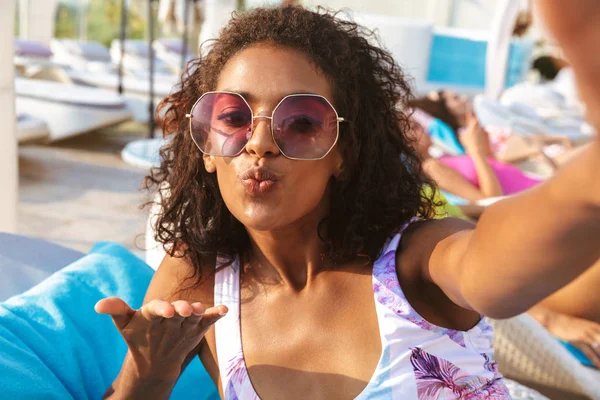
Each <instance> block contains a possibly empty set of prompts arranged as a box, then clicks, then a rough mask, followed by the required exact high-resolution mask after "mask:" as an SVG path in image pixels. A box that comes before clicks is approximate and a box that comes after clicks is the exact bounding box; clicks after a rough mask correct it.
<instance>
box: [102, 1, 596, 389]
mask: <svg viewBox="0 0 600 400" xmlns="http://www.w3.org/2000/svg"><path fill="white" fill-rule="evenodd" d="M543 4H544V6H545V8H546V11H547V13H548V14H549V18H548V20H549V22H550V23H551V26H553V27H555V32H556V33H557V36H558V37H559V38H560V39H561V40H562V41H563V43H564V45H565V47H567V46H568V47H569V49H570V50H572V51H571V56H572V59H573V65H574V66H575V67H576V70H577V71H578V73H579V74H580V75H581V82H582V83H583V84H590V87H594V88H598V87H600V85H599V84H598V78H597V74H596V71H597V68H595V67H597V66H598V63H600V57H599V56H598V55H597V52H595V51H593V50H594V49H595V48H596V43H595V42H594V41H593V40H590V41H591V43H590V42H587V45H586V46H581V45H580V43H586V40H588V35H589V37H593V38H594V39H595V38H596V37H597V34H598V32H597V30H598V29H599V28H597V27H598V26H600V25H599V24H597V21H596V19H597V18H596V17H595V18H596V19H594V18H591V17H592V16H595V15H598V13H597V12H596V11H598V10H599V8H600V4H597V3H596V1H595V0H588V1H586V0H581V1H578V2H577V3H573V4H568V5H567V6H565V5H564V4H563V3H562V2H544V3H543ZM586 8H587V9H586ZM577 12H581V13H583V15H586V16H589V18H588V19H582V20H581V21H578V23H577V26H578V27H588V28H587V29H577V30H575V29H573V30H572V31H570V30H569V28H570V27H569V26H568V24H567V22H566V21H570V20H571V19H569V15H568V14H575V13H577ZM555 16H560V18H557V19H555V18H554V17H555ZM563 16H565V18H564V20H563V19H562V17H563ZM570 32H577V33H578V34H577V35H575V34H571V33H570ZM573 43H575V47H572V44H573ZM196 64H197V65H195V68H193V72H191V73H190V74H188V75H186V76H185V77H184V79H183V81H182V85H181V87H180V89H179V91H178V92H176V93H174V94H173V95H171V96H170V97H169V98H168V99H167V104H168V105H169V110H168V111H167V114H166V117H165V118H166V120H165V124H164V127H165V131H166V134H168V135H172V136H173V140H172V141H171V142H170V144H169V148H168V149H167V151H166V152H165V153H164V161H163V164H162V166H161V167H160V169H159V170H158V171H156V172H155V173H154V174H153V175H152V177H151V178H150V179H151V181H152V182H153V183H155V184H156V185H158V186H159V187H160V188H165V187H168V190H169V192H170V193H169V194H168V195H166V193H165V195H164V196H163V198H162V208H163V212H162V215H161V216H160V218H159V220H158V222H157V238H158V239H159V240H160V241H162V242H163V243H164V244H165V246H166V248H167V249H169V252H170V255H169V256H167V257H166V258H165V260H164V262H163V263H162V265H161V266H160V267H159V269H158V271H157V273H156V275H155V277H154V278H153V280H152V283H151V285H150V287H149V289H148V292H147V295H146V302H145V304H144V305H143V306H142V307H141V308H140V309H139V310H133V309H131V308H130V307H129V306H128V305H127V304H125V303H124V302H123V301H121V300H120V299H117V298H108V299H104V300H102V301H100V302H99V303H98V304H97V306H96V310H97V311H98V312H99V313H103V314H109V315H111V316H112V318H113V320H114V322H115V325H116V327H117V328H118V329H119V331H120V332H121V334H122V335H123V337H124V339H125V341H126V342H127V344H128V347H129V352H128V354H127V356H126V358H125V360H124V362H123V367H122V370H121V372H120V374H119V376H118V377H117V378H116V380H115V382H114V383H113V385H112V386H111V388H110V389H109V390H108V392H107V397H114V398H128V399H132V398H149V397H151V398H168V396H169V393H170V392H171V390H172V388H173V386H174V385H175V383H176V381H177V378H178V377H179V375H180V374H181V371H182V370H183V369H184V368H185V366H186V365H187V363H188V362H189V360H191V359H192V358H194V357H197V356H199V357H200V358H201V360H202V363H203V364H204V366H205V367H206V369H207V370H208V372H209V374H210V375H211V376H212V378H213V379H214V381H215V383H216V384H217V386H218V388H219V391H220V393H221V396H222V397H223V398H225V399H236V398H240V399H257V398H263V399H282V398H284V399H297V398H298V399H307V398H309V399H350V398H359V399H366V398H369V399H376V398H379V399H390V398H401V399H430V398H482V399H483V398H485V399H490V398H491V399H494V398H496V399H498V398H506V397H507V396H508V393H507V390H506V387H505V385H504V384H503V381H502V377H501V375H500V374H499V373H498V370H497V366H496V363H495V362H494V361H492V355H493V354H492V353H493V350H492V347H491V344H492V338H493V333H492V330H491V328H490V326H489V325H488V324H487V323H486V321H485V320H484V319H482V318H481V316H482V315H490V316H492V317H496V318H502V317H510V316H513V315H516V314H519V313H521V312H523V311H525V310H527V309H529V308H530V307H531V306H532V305H534V304H536V303H537V302H539V301H540V300H541V299H543V298H544V297H546V296H548V295H549V294H551V293H552V292H554V291H556V290H557V289H559V288H560V287H562V286H564V285H566V284H567V283H568V282H570V281H571V280H573V279H575V278H576V277H577V276H578V275H580V274H581V273H583V272H584V271H585V270H586V269H587V268H588V267H589V266H590V265H591V264H592V263H593V262H594V261H595V260H596V259H598V257H599V256H600V249H599V247H598V245H597V244H598V242H597V237H598V235H599V234H600V223H599V222H600V180H598V179H596V176H595V174H596V173H597V171H598V170H599V169H600V159H599V157H598V155H599V154H600V145H599V144H597V143H596V144H595V145H594V146H593V147H590V149H589V150H588V151H587V152H585V153H584V154H582V155H581V157H579V158H578V159H577V160H575V161H574V162H573V163H571V165H570V166H569V167H566V168H564V169H563V170H562V171H561V173H560V174H559V175H558V176H557V177H556V178H555V179H553V180H550V181H548V182H546V183H544V184H542V185H539V186H538V187H536V188H535V189H533V190H530V191H528V192H526V193H525V194H523V195H520V196H517V197H515V198H511V199H509V200H506V201H503V202H500V203H498V204H495V205H493V206H491V207H489V209H488V210H487V211H486V212H485V214H484V216H483V217H482V219H481V220H480V222H479V224H478V225H477V228H476V229H474V228H473V226H472V225H471V224H470V223H468V222H465V221H462V220H458V219H443V220H433V219H430V217H431V216H432V208H433V204H432V202H431V201H430V200H429V199H427V198H425V197H423V196H422V195H421V193H422V185H423V184H424V181H423V178H421V176H422V174H421V168H420V163H419V161H418V157H417V155H416V153H415V152H414V150H413V149H412V148H411V147H410V146H409V141H408V139H407V138H406V136H405V133H406V132H407V130H408V125H409V123H408V120H401V121H399V120H398V118H403V117H399V116H398V114H397V113H396V112H395V107H396V105H397V104H398V103H400V104H406V100H407V99H408V96H409V88H408V85H407V84H406V81H405V78H404V76H403V74H402V71H401V70H400V69H399V68H398V67H397V65H396V64H395V62H394V60H393V59H392V57H391V55H390V54H389V53H387V52H386V51H384V50H381V49H380V48H379V47H375V46H373V45H372V44H371V42H370V41H369V40H367V39H366V38H365V33H364V31H363V29H361V28H360V27H358V26H356V25H355V24H354V23H352V22H344V21H341V20H338V19H335V18H334V16H333V15H331V14H328V13H323V12H313V11H309V10H306V9H303V8H301V7H285V8H274V9H257V10H254V11H251V12H248V13H246V14H243V15H241V16H239V17H236V18H234V19H233V20H232V21H231V22H230V24H229V25H228V27H227V28H225V29H224V30H223V32H222V33H221V36H220V38H219V39H218V40H217V41H216V42H215V43H214V45H213V47H212V48H211V50H210V52H209V53H208V54H207V56H206V57H204V58H202V59H199V60H197V63H196ZM590 68H591V69H590ZM586 94H587V97H586V99H587V101H588V104H589V105H590V109H591V110H598V109H600V92H599V91H597V90H592V91H590V92H588V93H586ZM594 117H595V116H594ZM594 120H595V121H596V122H599V121H598V119H597V118H594ZM400 127H402V128H400ZM190 130H191V134H190ZM400 155H401V157H400ZM163 193H164V192H163ZM557 210H561V211H560V213H559V212H557ZM419 218H420V219H419Z"/></svg>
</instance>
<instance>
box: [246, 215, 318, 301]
mask: <svg viewBox="0 0 600 400" xmlns="http://www.w3.org/2000/svg"><path fill="white" fill-rule="evenodd" d="M320 214H321V213H314V215H307V216H306V217H305V218H303V219H302V220H300V221H296V222H294V224H293V225H292V226H289V227H285V228H282V229H277V230H272V231H253V230H250V229H248V234H249V236H250V242H251V248H250V259H249V262H248V265H247V267H248V273H251V274H252V275H254V276H255V277H256V278H261V279H265V280H266V281H268V282H276V283H278V284H281V285H284V286H285V287H288V288H290V289H292V290H296V291H301V290H303V289H305V288H307V287H308V286H309V285H310V284H311V282H312V281H313V279H314V278H315V277H316V276H317V274H318V273H319V272H321V271H323V270H324V269H325V268H326V266H327V265H326V264H327V263H326V262H325V260H324V259H325V258H324V256H323V255H324V254H325V243H324V242H323V241H322V240H321V238H320V237H319V234H318V227H319V223H320V221H321V220H322V218H323V217H322V216H321V215H320Z"/></svg>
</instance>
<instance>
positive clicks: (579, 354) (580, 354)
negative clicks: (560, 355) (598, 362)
mask: <svg viewBox="0 0 600 400" xmlns="http://www.w3.org/2000/svg"><path fill="white" fill-rule="evenodd" d="M559 342H560V344H562V345H563V346H565V348H566V349H567V350H569V352H570V353H571V354H572V355H573V357H575V358H576V359H577V361H579V362H580V363H582V364H583V365H585V366H586V367H591V368H596V366H595V365H594V364H593V363H592V360H590V359H589V358H588V357H587V356H586V355H585V354H584V353H583V351H581V350H579V349H578V348H577V347H575V346H573V345H572V344H571V343H569V342H565V341H564V340H559Z"/></svg>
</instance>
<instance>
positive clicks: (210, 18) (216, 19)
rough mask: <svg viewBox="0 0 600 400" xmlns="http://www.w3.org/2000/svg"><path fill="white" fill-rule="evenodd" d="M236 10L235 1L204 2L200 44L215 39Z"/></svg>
mask: <svg viewBox="0 0 600 400" xmlns="http://www.w3.org/2000/svg"><path fill="white" fill-rule="evenodd" d="M236 9H237V1H236V0H206V1H205V2H204V15H205V18H206V19H205V20H204V24H203V25H202V31H201V32H200V44H202V43H203V42H204V41H206V40H209V39H216V38H217V37H218V36H219V32H220V31H221V29H222V28H223V27H224V26H225V25H226V24H227V22H229V19H230V18H231V13H232V12H234V11H235V10H236Z"/></svg>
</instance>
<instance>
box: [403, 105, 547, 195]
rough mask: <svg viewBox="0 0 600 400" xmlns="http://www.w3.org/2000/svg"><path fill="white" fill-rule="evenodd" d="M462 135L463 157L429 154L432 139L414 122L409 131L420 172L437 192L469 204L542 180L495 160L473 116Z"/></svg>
mask: <svg viewBox="0 0 600 400" xmlns="http://www.w3.org/2000/svg"><path fill="white" fill-rule="evenodd" d="M468 118H469V122H468V123H467V127H466V128H465V130H464V132H463V133H462V135H461V141H462V144H463V146H464V148H465V151H466V154H465V155H461V156H443V157H441V158H435V157H432V156H431V155H430V148H431V145H432V140H431V138H430V136H429V134H428V133H427V132H425V129H424V128H423V127H422V125H421V124H419V123H418V122H417V121H416V120H414V119H413V120H412V125H411V128H412V129H411V132H412V134H413V137H414V147H415V150H416V151H417V153H418V155H419V157H420V158H421V162H422V164H423V171H424V172H425V173H426V174H427V175H428V176H429V177H430V178H431V179H433V180H434V181H435V182H436V184H437V185H438V186H439V188H440V189H442V190H444V191H446V192H448V193H450V194H452V195H454V196H458V197H460V198H462V199H465V200H468V201H470V202H475V201H477V200H482V199H486V198H490V197H499V196H505V195H511V194H515V193H519V192H522V191H523V190H526V189H529V188H531V187H533V186H535V185H537V184H539V183H540V182H542V180H541V179H538V178H534V177H531V176H528V175H526V174H525V173H523V172H522V171H521V170H519V169H518V168H517V167H515V166H513V165H511V164H507V163H503V162H500V161H497V160H495V159H494V157H493V154H492V150H491V147H490V141H489V137H488V134H487V132H486V131H485V130H484V129H483V128H482V127H481V125H480V124H479V122H478V121H477V119H476V118H475V116H473V115H472V114H469V116H468Z"/></svg>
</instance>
